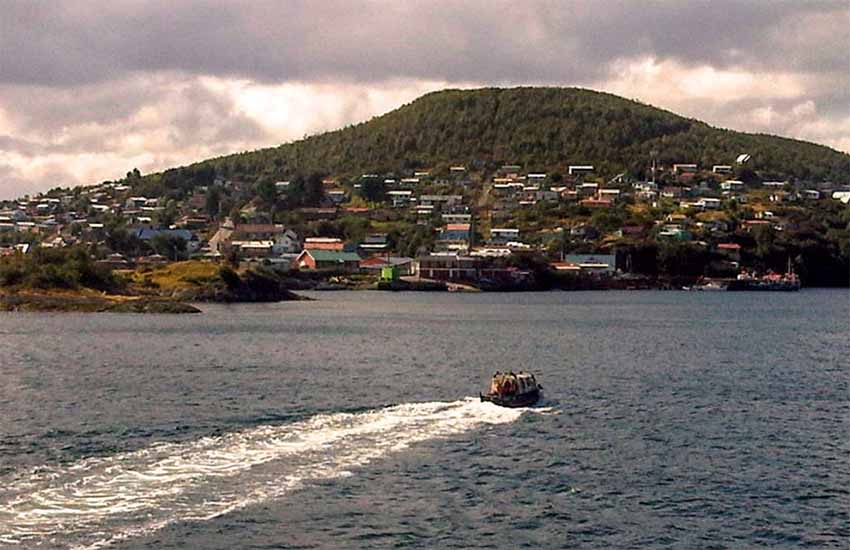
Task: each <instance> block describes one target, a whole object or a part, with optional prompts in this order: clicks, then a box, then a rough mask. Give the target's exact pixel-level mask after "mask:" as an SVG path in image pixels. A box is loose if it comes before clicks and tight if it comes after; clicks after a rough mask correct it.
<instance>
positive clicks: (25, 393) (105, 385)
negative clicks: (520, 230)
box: [0, 290, 850, 549]
mask: <svg viewBox="0 0 850 550" xmlns="http://www.w3.org/2000/svg"><path fill="white" fill-rule="evenodd" d="M314 296H316V297H317V298H319V301H316V302H293V303H281V304H270V305H240V306H204V309H205V313H204V315H201V316H138V315H106V314H104V315H67V314H59V315H48V314H7V315H3V316H0V548H6V547H9V548H105V547H109V548H118V549H131V548H132V549H135V548H214V549H216V548H221V549H225V548H329V547H331V548H362V547H378V548H397V547H420V548H444V547H445V548H450V547H460V548H465V547H491V548H517V547H527V548H564V547H586V548H608V547H618V548H633V547H637V546H646V547H656V548H683V547H688V548H742V547H759V546H771V547H800V546H811V547H839V548H846V547H847V545H848V540H850V527H848V526H850V517H848V515H850V458H848V457H850V391H849V390H850V388H848V386H849V385H850V360H848V352H850V340H848V337H850V298H849V297H848V293H847V291H846V290H845V291H825V290H804V291H802V292H800V293H794V294H771V293H768V294H749V293H728V294H727V293H681V292H679V293H677V292H669V293H665V292H622V293H620V292H600V293H592V292H588V293H540V294H537V293H531V294H482V295H458V294H413V293H405V294H390V293H352V292H346V293H323V294H316V295H314ZM508 369H514V370H522V369H525V370H533V371H534V372H535V373H536V374H537V375H538V379H539V380H540V381H541V383H543V385H544V387H545V391H546V402H545V403H543V404H542V405H541V406H540V407H536V408H534V409H529V410H510V409H503V408H499V407H496V406H494V405H492V404H489V403H480V402H478V401H477V399H474V398H473V396H475V395H476V394H477V392H478V390H479V389H482V388H484V387H485V386H486V384H487V381H488V376H489V374H490V373H492V371H494V370H508Z"/></svg>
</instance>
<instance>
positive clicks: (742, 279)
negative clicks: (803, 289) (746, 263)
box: [728, 269, 800, 292]
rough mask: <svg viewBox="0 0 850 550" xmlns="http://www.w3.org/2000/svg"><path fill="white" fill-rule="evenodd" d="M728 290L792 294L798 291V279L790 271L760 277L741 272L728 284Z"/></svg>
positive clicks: (770, 273) (769, 273)
mask: <svg viewBox="0 0 850 550" xmlns="http://www.w3.org/2000/svg"><path fill="white" fill-rule="evenodd" d="M728 289H729V290H761V291H785V292H794V291H797V290H800V278H799V277H797V274H796V273H794V272H793V271H791V270H790V269H789V270H788V271H787V272H786V273H774V272H772V271H770V272H768V273H767V274H766V275H762V276H758V275H757V274H755V273H748V272H747V271H742V272H741V274H740V275H738V277H737V278H736V279H735V280H733V281H731V282H730V283H729V288H728Z"/></svg>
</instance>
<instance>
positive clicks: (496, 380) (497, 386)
mask: <svg viewBox="0 0 850 550" xmlns="http://www.w3.org/2000/svg"><path fill="white" fill-rule="evenodd" d="M542 394H543V386H541V385H540V384H538V383H537V380H536V379H535V378H534V375H533V374H531V373H529V372H518V373H516V374H514V373H513V372H496V374H494V375H493V378H492V379H491V380H490V390H489V391H488V392H487V393H486V394H478V395H479V397H480V398H481V401H489V402H491V403H494V404H496V405H499V406H502V407H529V406H531V405H534V404H535V403H537V401H539V400H540V396H541V395H542Z"/></svg>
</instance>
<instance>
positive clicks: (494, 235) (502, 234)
mask: <svg viewBox="0 0 850 550" xmlns="http://www.w3.org/2000/svg"><path fill="white" fill-rule="evenodd" d="M516 241H519V229H515V228H511V227H494V228H493V229H491V230H490V242H491V243H494V244H507V243H509V242H516Z"/></svg>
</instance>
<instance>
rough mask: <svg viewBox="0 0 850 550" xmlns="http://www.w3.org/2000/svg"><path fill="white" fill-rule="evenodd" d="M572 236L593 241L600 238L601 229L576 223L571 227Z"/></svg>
mask: <svg viewBox="0 0 850 550" xmlns="http://www.w3.org/2000/svg"><path fill="white" fill-rule="evenodd" d="M570 236H571V237H576V238H579V239H585V240H589V241H592V240H595V239H598V238H599V230H598V229H596V228H595V227H593V226H592V225H587V224H582V225H576V226H575V227H572V228H570Z"/></svg>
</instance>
